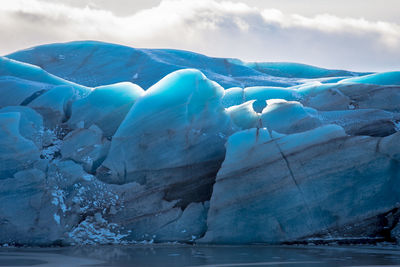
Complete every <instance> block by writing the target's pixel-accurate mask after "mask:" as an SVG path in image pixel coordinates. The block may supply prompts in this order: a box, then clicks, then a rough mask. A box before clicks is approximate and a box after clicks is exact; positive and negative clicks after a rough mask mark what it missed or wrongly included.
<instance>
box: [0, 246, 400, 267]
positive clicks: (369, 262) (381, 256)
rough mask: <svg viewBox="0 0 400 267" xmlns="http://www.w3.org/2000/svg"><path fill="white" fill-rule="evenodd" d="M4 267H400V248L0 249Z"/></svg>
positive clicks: (149, 247) (135, 247) (154, 247)
mask: <svg viewBox="0 0 400 267" xmlns="http://www.w3.org/2000/svg"><path fill="white" fill-rule="evenodd" d="M0 266H146V267H148V266H216V267H218V266H221V267H222V266H223V267H229V266H232V267H233V266H235V267H236V266H294V267H297V266H324V267H327V266H399V267H400V248H399V249H397V248H377V247H354V246H352V247H331V246H183V245H182V246H180V245H152V246H150V245H148V246H96V247H67V248H0Z"/></svg>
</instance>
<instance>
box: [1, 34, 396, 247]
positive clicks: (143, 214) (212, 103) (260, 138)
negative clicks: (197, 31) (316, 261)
mask: <svg viewBox="0 0 400 267" xmlns="http://www.w3.org/2000/svg"><path fill="white" fill-rule="evenodd" d="M399 73H400V72H398V71H392V72H385V73H359V72H353V71H346V70H329V69H324V68H319V67H314V66H309V65H304V64H299V63H279V62H244V61H241V60H239V59H224V58H211V57H207V56H204V55H201V54H197V53H193V52H189V51H179V50H169V49H136V48H130V47H126V46H120V45H116V44H108V43H102V42H95V41H79V42H71V43H62V44H49V45H42V46H38V47H34V48H30V49H26V50H21V51H17V52H15V53H12V54H10V55H6V56H2V57H0V93H1V95H2V97H1V98H0V202H1V203H2V204H1V205H0V245H1V244H13V245H33V246H37V245H44V246H51V245H94V244H136V243H139V244H153V243H160V242H182V243H190V244H193V243H198V244H200V243H207V244H255V243H256V244H259V243H265V244H293V243H295V244H296V243H318V244H319V243H330V242H342V243H343V242H347V243H358V242H392V243H395V242H398V243H399V244H400V234H399V233H400V231H399V225H400V224H399V221H400V210H399V208H400V204H399V203H400V192H399V190H400V189H399V188H400V145H399V144H400V75H399Z"/></svg>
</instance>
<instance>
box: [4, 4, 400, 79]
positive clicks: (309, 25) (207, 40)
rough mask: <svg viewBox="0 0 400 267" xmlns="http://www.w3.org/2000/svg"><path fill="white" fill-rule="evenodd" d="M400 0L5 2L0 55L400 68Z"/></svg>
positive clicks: (379, 68) (362, 69) (375, 69)
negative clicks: (45, 47) (69, 47)
mask: <svg viewBox="0 0 400 267" xmlns="http://www.w3.org/2000/svg"><path fill="white" fill-rule="evenodd" d="M399 11H400V0H334V1H331V0H230V1H219V0H162V1H161V0H0V36H1V37H0V38H1V39H0V54H3V55H4V54H7V53H10V52H13V51H16V50H19V49H23V48H27V47H31V46H34V45H38V44H44V43H52V42H66V41H73V40H100V41H106V42H113V43H119V44H124V45H129V46H133V47H148V48H175V49H185V50H191V51H195V52H199V53H203V54H206V55H209V56H217V57H236V58H240V59H243V60H246V61H291V62H302V63H307V64H312V65H317V66H322V67H328V68H342V69H350V70H359V71H388V70H400V15H399Z"/></svg>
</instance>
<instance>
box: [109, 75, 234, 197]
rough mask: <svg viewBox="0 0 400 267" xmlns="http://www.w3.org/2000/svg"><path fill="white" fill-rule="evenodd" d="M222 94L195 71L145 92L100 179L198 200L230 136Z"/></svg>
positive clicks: (117, 138) (123, 126)
mask: <svg viewBox="0 0 400 267" xmlns="http://www.w3.org/2000/svg"><path fill="white" fill-rule="evenodd" d="M223 93H224V91H223V88H222V87H220V86H219V85H218V84H216V83H214V82H212V81H210V80H208V79H207V78H206V77H205V76H204V75H203V74H202V73H201V72H199V71H196V70H181V71H177V72H174V73H172V74H170V75H167V76H166V77H165V78H164V79H162V80H161V81H160V82H158V83H157V84H155V85H154V86H152V87H151V88H149V89H148V90H147V91H146V93H145V94H144V95H143V97H142V98H140V99H139V100H138V101H137V102H136V103H135V105H134V106H133V107H132V109H131V110H130V112H129V113H128V114H127V116H126V118H125V119H124V121H123V122H122V123H121V125H120V127H119V128H118V130H117V132H116V133H115V135H114V136H113V139H112V142H111V148H110V152H109V154H108V156H107V158H106V160H105V161H104V163H103V165H102V172H103V173H104V177H103V178H102V179H103V180H104V181H107V182H111V183H127V182H130V181H136V182H138V183H141V184H147V185H149V186H150V185H151V186H155V187H171V186H173V189H170V190H169V194H167V198H169V199H178V198H184V197H189V198H193V199H198V200H200V201H201V200H203V199H204V198H205V197H206V195H207V194H209V193H210V192H207V190H208V189H206V190H204V188H208V186H207V184H212V183H213V178H214V175H215V173H216V171H217V170H218V166H219V164H220V162H221V161H222V160H223V157H224V151H225V148H224V143H225V140H226V138H227V136H228V135H229V134H230V133H231V132H232V125H231V121H230V117H229V115H228V114H227V113H226V111H225V109H224V108H223V107H222V105H221V98H222V96H223ZM183 202H186V200H183Z"/></svg>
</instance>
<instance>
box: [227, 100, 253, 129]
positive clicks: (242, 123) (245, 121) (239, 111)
mask: <svg viewBox="0 0 400 267" xmlns="http://www.w3.org/2000/svg"><path fill="white" fill-rule="evenodd" d="M254 102H255V100H251V101H247V102H246V103H243V104H241V105H238V106H232V107H230V108H228V109H227V110H226V111H227V112H228V114H229V116H231V119H232V122H233V123H234V124H235V125H236V126H238V127H239V128H240V129H242V130H244V129H249V128H253V127H257V126H258V125H259V120H260V114H258V113H257V112H255V111H254V109H253V103H254Z"/></svg>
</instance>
